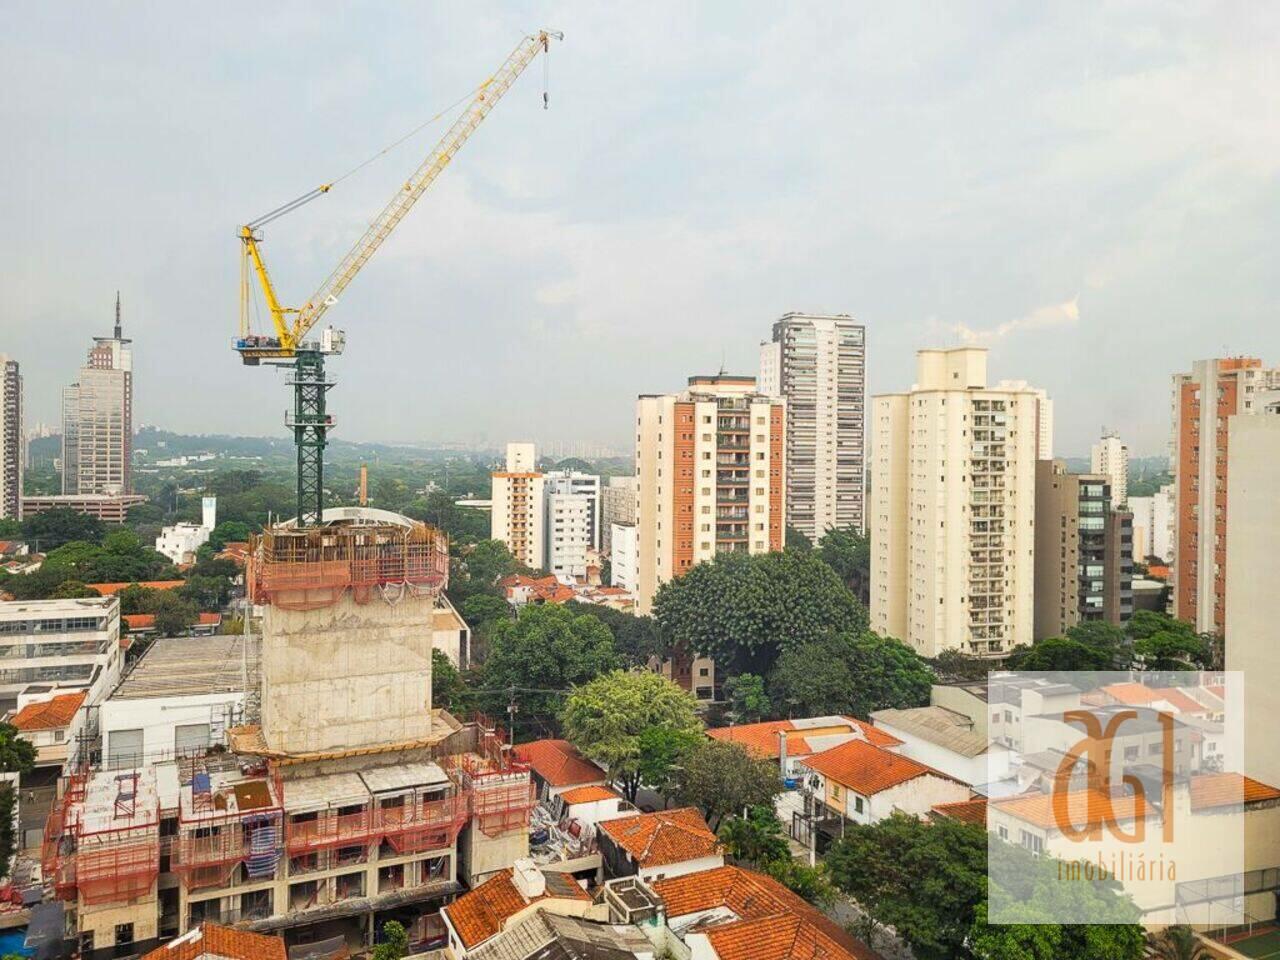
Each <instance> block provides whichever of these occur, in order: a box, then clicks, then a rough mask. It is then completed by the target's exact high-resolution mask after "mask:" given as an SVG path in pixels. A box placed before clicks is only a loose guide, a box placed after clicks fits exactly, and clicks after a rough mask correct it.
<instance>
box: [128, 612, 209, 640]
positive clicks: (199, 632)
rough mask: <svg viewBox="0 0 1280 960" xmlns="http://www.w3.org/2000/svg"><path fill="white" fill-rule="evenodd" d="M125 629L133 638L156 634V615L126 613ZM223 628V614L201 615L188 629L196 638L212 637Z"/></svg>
mask: <svg viewBox="0 0 1280 960" xmlns="http://www.w3.org/2000/svg"><path fill="white" fill-rule="evenodd" d="M120 619H121V620H122V621H124V626H125V629H126V630H127V631H128V632H129V635H130V636H132V637H144V636H150V635H151V634H154V633H155V632H156V615H155V614H154V613H125V614H121V615H120ZM221 628H222V614H220V613H200V614H199V615H197V617H196V622H195V623H193V624H192V625H191V626H190V627H188V628H187V632H188V633H190V634H191V635H192V636H194V637H211V636H213V635H214V634H216V633H217V632H218V631H219V630H220V629H221Z"/></svg>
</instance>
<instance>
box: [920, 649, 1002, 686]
mask: <svg viewBox="0 0 1280 960" xmlns="http://www.w3.org/2000/svg"><path fill="white" fill-rule="evenodd" d="M932 662H933V670H934V673H936V674H937V675H938V678H939V679H940V680H986V679H987V672H988V671H989V670H990V669H991V661H990V660H984V659H983V658H982V657H971V656H969V655H968V654H967V653H964V652H962V651H960V650H943V651H942V652H941V653H940V654H938V655H937V656H936V657H934V658H933V661H932Z"/></svg>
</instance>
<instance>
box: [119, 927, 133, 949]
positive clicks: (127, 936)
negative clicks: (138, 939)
mask: <svg viewBox="0 0 1280 960" xmlns="http://www.w3.org/2000/svg"><path fill="white" fill-rule="evenodd" d="M130 943H133V924H132V923H117V924H116V946H117V947H123V946H127V945H128V944H130Z"/></svg>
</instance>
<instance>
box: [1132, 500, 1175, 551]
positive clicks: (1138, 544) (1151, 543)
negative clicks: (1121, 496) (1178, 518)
mask: <svg viewBox="0 0 1280 960" xmlns="http://www.w3.org/2000/svg"><path fill="white" fill-rule="evenodd" d="M1173 501H1174V488H1173V484H1172V483H1167V484H1165V485H1164V486H1163V487H1161V488H1160V489H1159V490H1157V491H1156V492H1155V493H1153V494H1152V495H1151V496H1149V497H1130V498H1129V509H1130V511H1132V512H1133V557H1134V559H1135V560H1140V561H1142V562H1143V563H1146V562H1147V558H1149V557H1157V558H1158V559H1159V562H1160V563H1169V562H1170V561H1171V560H1173V510H1174V507H1173Z"/></svg>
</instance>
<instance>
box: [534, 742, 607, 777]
mask: <svg viewBox="0 0 1280 960" xmlns="http://www.w3.org/2000/svg"><path fill="white" fill-rule="evenodd" d="M512 753H513V754H514V755H515V758H516V759H517V760H519V761H520V762H521V763H527V764H528V765H529V766H530V767H532V768H533V771H534V772H535V773H536V774H537V775H538V776H540V777H541V778H542V779H543V780H545V781H547V783H549V784H551V786H553V787H573V786H578V785H580V784H587V783H603V782H605V781H606V780H607V779H608V777H606V776H605V772H604V771H603V770H601V769H600V768H599V767H598V766H596V765H595V764H594V763H592V762H591V761H590V760H588V759H587V758H586V757H584V756H583V755H582V754H581V753H579V752H578V748H577V747H575V746H574V745H573V744H571V743H570V742H569V741H568V740H534V741H533V742H532V743H521V744H517V745H516V746H515V748H514V749H513V750H512Z"/></svg>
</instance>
